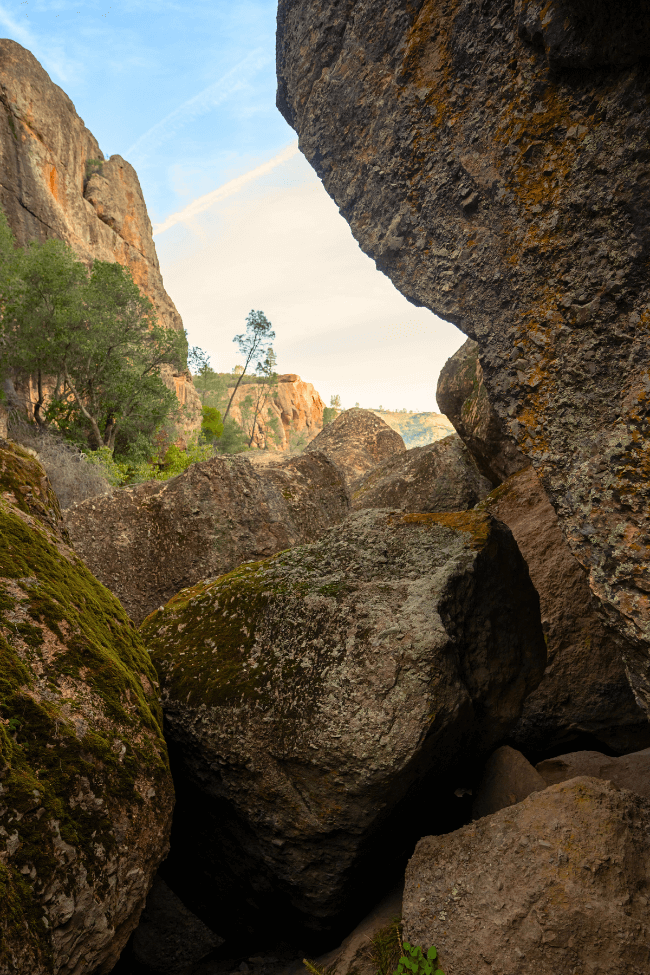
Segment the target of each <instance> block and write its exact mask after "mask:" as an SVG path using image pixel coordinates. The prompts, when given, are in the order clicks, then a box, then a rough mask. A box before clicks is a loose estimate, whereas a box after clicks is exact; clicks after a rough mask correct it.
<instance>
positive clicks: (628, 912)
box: [403, 777, 650, 975]
mask: <svg viewBox="0 0 650 975" xmlns="http://www.w3.org/2000/svg"><path fill="white" fill-rule="evenodd" d="M649 837H650V802H649V801H648V800H647V799H642V798H641V797H640V796H637V795H634V794H633V793H631V792H627V791H626V790H619V789H617V788H616V787H615V786H614V785H612V783H611V782H600V781H598V780H597V779H590V778H584V777H581V778H576V779H571V780H570V781H569V782H564V783H562V784H560V785H554V786H551V787H550V788H548V789H545V790H544V791H543V792H537V793H535V794H534V795H531V796H529V797H528V798H527V799H524V801H523V802H520V803H518V804H517V805H516V806H510V807H508V808H507V809H502V810H501V811H500V812H497V813H495V814H494V815H492V816H487V817H486V818H484V819H479V820H477V821H476V822H475V823H472V824H471V825H469V826H465V827H463V828H462V829H459V830H457V831H456V832H454V833H450V834H448V835H446V836H426V837H424V839H422V840H420V842H419V843H418V845H417V847H416V849H415V853H414V855H413V857H412V859H411V861H410V862H409V865H408V868H407V871H406V885H405V890H404V905H403V918H404V938H405V940H408V941H409V942H411V943H412V944H415V945H421V946H423V947H424V948H427V947H428V946H429V945H432V944H433V945H435V946H436V947H437V948H438V951H439V962H440V967H441V968H442V969H443V971H444V972H446V975H469V973H471V975H492V973H494V972H498V973H500V975H557V973H558V972H562V973H563V975H564V973H567V975H568V973H571V972H575V973H578V972H580V973H582V972H585V973H586V972H590V973H592V972H593V973H598V972H612V971H624V972H625V973H626V975H646V973H647V972H648V971H650V945H649V942H648V899H649V898H650V870H649V869H648V863H650V839H649Z"/></svg>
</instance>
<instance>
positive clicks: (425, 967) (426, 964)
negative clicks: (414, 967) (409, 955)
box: [420, 961, 433, 975]
mask: <svg viewBox="0 0 650 975" xmlns="http://www.w3.org/2000/svg"><path fill="white" fill-rule="evenodd" d="M420 971H421V972H422V975H433V965H432V964H431V962H430V961H423V962H422V964H421V965H420Z"/></svg>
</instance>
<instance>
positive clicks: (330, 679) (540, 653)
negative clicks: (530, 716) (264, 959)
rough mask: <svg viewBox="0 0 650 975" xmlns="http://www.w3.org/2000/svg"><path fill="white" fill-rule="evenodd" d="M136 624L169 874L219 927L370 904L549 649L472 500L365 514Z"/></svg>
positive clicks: (305, 917) (339, 920)
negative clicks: (163, 800)
mask: <svg viewBox="0 0 650 975" xmlns="http://www.w3.org/2000/svg"><path fill="white" fill-rule="evenodd" d="M142 633H143V636H144V639H145V641H146V643H147V645H148V646H149V647H150V648H151V649H152V651H153V660H154V662H155V664H156V667H157V669H158V672H159V675H160V680H161V687H162V697H163V706H164V710H165V727H166V731H167V738H168V742H169V744H170V754H171V756H172V768H173V770H174V777H175V782H176V789H177V795H178V804H177V809H176V813H175V820H174V823H175V825H174V830H173V833H172V852H171V856H170V860H169V861H168V863H167V864H166V865H165V873H164V876H165V878H166V879H167V880H168V882H169V883H170V885H171V886H172V888H173V889H174V890H175V891H176V893H178V894H179V895H180V896H181V897H182V898H183V900H184V901H185V902H186V903H187V905H188V906H189V907H190V908H191V909H192V910H193V911H194V912H195V913H196V914H198V916H199V917H202V918H203V919H205V920H206V921H208V919H209V918H214V917H220V918H223V919H224V920H225V922H226V925H225V926H226V928H227V929H228V931H229V933H230V934H231V935H232V934H233V932H237V931H238V930H239V931H241V930H242V928H243V929H244V930H246V924H251V923H253V922H254V923H256V924H257V925H258V930H259V925H260V924H262V923H263V921H264V919H265V918H266V919H267V923H270V924H271V925H272V924H277V921H275V920H274V919H276V918H281V923H282V924H283V925H284V927H285V929H291V930H293V933H294V936H295V935H296V932H300V931H301V930H302V931H307V932H308V931H310V930H311V931H312V932H319V931H320V932H322V933H324V934H325V936H327V932H329V936H330V938H331V937H332V932H338V931H339V930H340V925H342V924H345V923H346V922H349V921H350V920H356V919H358V917H360V916H363V908H364V906H366V907H369V906H370V904H371V903H372V899H374V898H376V893H377V888H378V885H379V884H386V882H387V880H388V879H389V878H390V877H391V875H392V872H393V870H394V869H395V867H394V864H395V865H399V864H400V858H401V857H402V856H403V852H404V850H405V849H407V848H408V844H409V843H412V842H413V840H414V839H415V838H416V837H417V836H418V835H421V833H420V832H419V829H421V828H422V827H421V820H422V817H423V821H424V822H426V823H427V824H428V825H429V828H431V827H433V825H434V824H435V823H436V822H437V823H438V824H439V825H441V826H443V827H444V825H445V823H446V822H447V817H448V809H447V805H448V804H449V802H451V803H456V802H457V800H456V799H455V798H454V796H453V789H454V788H455V786H457V785H458V784H459V783H458V781H457V779H458V777H459V776H460V775H462V774H463V773H462V771H461V768H464V769H465V770H467V768H468V766H471V765H472V763H473V761H474V760H475V759H478V758H479V757H480V755H481V754H483V755H485V754H486V753H487V752H488V751H489V749H490V747H491V746H493V745H494V744H495V743H497V742H498V741H499V740H500V739H502V737H503V736H504V735H505V734H507V731H508V729H509V728H510V727H511V726H512V724H513V723H514V721H516V720H517V716H518V714H519V712H520V709H521V704H522V701H523V699H524V697H525V696H526V694H527V693H529V691H530V690H531V688H532V687H534V686H535V685H536V683H537V682H538V681H539V679H540V676H541V673H542V671H543V668H544V662H545V658H546V649H545V646H544V642H543V639H542V632H541V628H540V625H539V604H538V600H537V595H536V593H535V591H534V589H533V587H532V584H531V583H530V580H529V578H528V573H527V571H526V567H525V564H524V562H523V559H522V558H521V556H520V554H519V552H518V550H517V548H516V546H515V544H514V541H513V539H512V536H511V535H510V533H509V531H508V530H507V529H506V528H505V527H504V526H502V525H501V524H500V523H499V522H496V521H494V520H492V519H490V518H486V516H485V515H482V514H474V513H461V514H420V515H412V514H411V515H399V516H391V515H390V514H389V513H387V512H385V511H380V512H376V511H372V512H359V513H357V514H354V515H352V516H351V517H350V518H349V519H348V520H347V521H346V522H344V523H343V524H342V525H340V526H337V527H335V528H332V529H330V530H329V531H328V532H326V533H325V535H324V536H323V537H322V539H321V540H320V541H319V542H317V543H315V544H312V545H307V546H302V547H299V548H296V549H292V550H290V551H287V552H283V553H281V554H280V555H277V556H275V557H274V558H272V559H268V560H265V561H263V562H260V563H257V564H254V565H246V566H242V567H241V568H240V569H237V570H235V571H234V572H232V573H230V574H228V575H226V576H222V577H220V578H218V579H216V580H214V581H212V582H206V583H202V584H200V585H197V586H194V587H192V588H189V589H185V590H183V591H182V592H180V593H179V594H178V596H176V597H175V598H174V599H172V600H171V601H170V602H169V603H168V605H167V606H166V607H165V608H164V609H161V610H159V611H157V612H156V613H154V614H153V615H152V616H150V617H149V618H148V619H147V620H145V622H144V624H143V627H142ZM434 796H435V801H434ZM445 796H447V797H448V798H447V799H446V800H445V798H444V797H445ZM402 862H403V861H402ZM396 879H397V878H396ZM368 900H370V903H365V904H364V901H365V902H367V901H368ZM238 911H239V914H238Z"/></svg>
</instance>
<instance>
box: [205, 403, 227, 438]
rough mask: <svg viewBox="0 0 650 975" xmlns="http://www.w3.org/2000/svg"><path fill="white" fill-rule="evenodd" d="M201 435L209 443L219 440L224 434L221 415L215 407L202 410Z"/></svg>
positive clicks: (206, 407)
mask: <svg viewBox="0 0 650 975" xmlns="http://www.w3.org/2000/svg"><path fill="white" fill-rule="evenodd" d="M202 414H203V420H202V422H201V433H202V434H203V437H204V438H205V440H207V441H208V442H210V443H212V441H214V440H218V439H219V437H221V436H222V434H223V423H222V422H221V413H220V412H219V410H217V409H216V408H215V407H214V406H204V407H203V410H202Z"/></svg>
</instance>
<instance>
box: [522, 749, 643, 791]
mask: <svg viewBox="0 0 650 975" xmlns="http://www.w3.org/2000/svg"><path fill="white" fill-rule="evenodd" d="M536 768H537V771H538V773H539V774H540V775H541V776H542V778H543V779H544V781H545V783H546V784H547V785H556V784H557V783H558V782H566V781H567V780H568V779H573V778H575V777H576V776H577V775H589V776H591V778H594V779H607V780H609V781H610V782H613V783H614V785H617V786H618V787H619V789H629V790H630V792H636V794H637V795H639V796H645V798H646V799H650V748H644V749H643V751H640V752H633V753H632V754H631V755H623V756H621V757H620V758H612V757H610V756H609V755H602V754H601V753H600V752H570V753H569V754H568V755H558V756H557V757H556V758H547V759H545V761H543V762H540V763H539V764H538V765H537V766H536Z"/></svg>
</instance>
